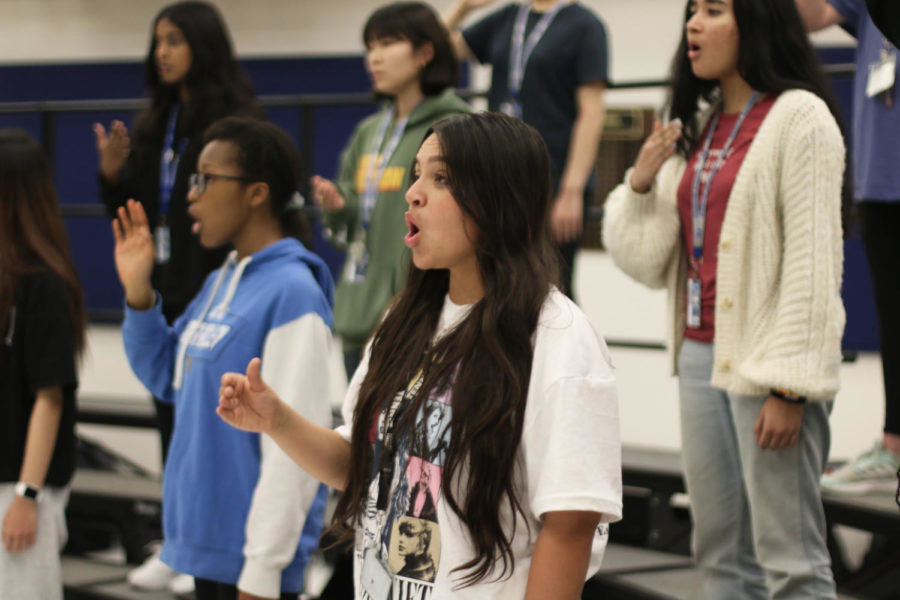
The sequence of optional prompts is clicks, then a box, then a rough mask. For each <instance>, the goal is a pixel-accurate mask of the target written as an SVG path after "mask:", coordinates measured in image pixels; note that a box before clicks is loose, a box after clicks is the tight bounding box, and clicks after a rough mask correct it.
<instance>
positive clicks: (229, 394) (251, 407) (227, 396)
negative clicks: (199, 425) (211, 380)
mask: <svg viewBox="0 0 900 600" xmlns="http://www.w3.org/2000/svg"><path fill="white" fill-rule="evenodd" d="M259 365H260V360H259V359H258V358H254V359H253V360H251V361H250V363H249V364H248V365H247V374H246V375H242V374H240V373H225V374H224V375H222V385H221V387H219V406H218V408H216V414H217V415H219V416H220V417H221V418H222V420H223V421H225V422H226V423H228V424H229V425H231V426H232V427H236V428H237V429H243V430H244V431H253V432H256V433H269V432H271V431H272V429H273V428H274V427H275V426H276V424H277V421H278V413H279V409H280V408H281V407H282V406H283V405H282V402H281V399H280V398H279V397H278V394H276V393H275V391H274V390H272V388H270V387H269V386H268V385H266V383H265V382H264V381H263V380H262V377H261V376H260V374H259Z"/></svg>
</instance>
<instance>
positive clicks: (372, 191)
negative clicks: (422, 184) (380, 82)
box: [362, 107, 409, 230]
mask: <svg viewBox="0 0 900 600" xmlns="http://www.w3.org/2000/svg"><path fill="white" fill-rule="evenodd" d="M393 116H394V109H393V107H391V108H388V109H387V110H385V111H384V116H383V117H382V118H381V123H380V124H379V125H378V131H377V132H376V133H375V143H374V144H373V145H372V160H371V162H370V163H369V169H368V172H367V173H366V181H365V188H364V189H363V198H362V228H363V229H364V230H365V229H368V228H369V222H370V221H371V220H372V213H373V212H374V211H375V200H377V199H378V187H379V186H380V185H381V178H382V176H384V170H385V169H386V168H387V164H388V162H389V161H390V160H391V157H392V156H393V155H394V151H395V150H396V149H397V146H398V145H399V144H400V138H401V137H403V132H404V130H405V129H406V123H407V122H408V121H409V117H404V118H403V119H401V120H400V121H398V122H397V125H396V126H395V127H394V133H393V134H392V135H391V139H389V140H388V143H387V146H385V147H384V149H383V150H382V148H381V145H382V144H384V137H385V135H386V134H387V128H388V125H390V124H391V119H392V118H393ZM379 151H381V160H380V161H379V160H378V154H379Z"/></svg>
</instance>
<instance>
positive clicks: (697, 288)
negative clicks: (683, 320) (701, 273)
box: [687, 277, 702, 329]
mask: <svg viewBox="0 0 900 600" xmlns="http://www.w3.org/2000/svg"><path fill="white" fill-rule="evenodd" d="M701 289H702V288H701V285H700V278H699V277H688V281H687V296H688V297H687V326H688V327H690V328H691V329H699V327H700V323H701V318H700V307H701V301H702V296H701Z"/></svg>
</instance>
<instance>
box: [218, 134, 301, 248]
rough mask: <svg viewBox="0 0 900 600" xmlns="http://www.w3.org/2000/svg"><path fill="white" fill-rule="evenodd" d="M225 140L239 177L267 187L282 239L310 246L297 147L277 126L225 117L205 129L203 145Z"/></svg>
mask: <svg viewBox="0 0 900 600" xmlns="http://www.w3.org/2000/svg"><path fill="white" fill-rule="evenodd" d="M217 140H218V141H226V142H230V143H231V144H233V145H234V148H235V150H236V153H235V157H234V161H235V164H236V165H237V167H238V169H240V171H241V175H242V176H244V177H246V178H248V179H249V180H252V181H262V182H265V183H266V184H268V186H269V204H270V206H271V208H272V213H273V215H274V216H275V217H276V218H277V219H278V220H279V222H280V223H281V230H282V231H283V232H284V234H285V235H286V236H290V237H294V238H297V239H298V240H300V241H301V242H303V243H304V244H306V245H307V246H309V245H310V243H311V241H312V238H311V236H312V232H311V229H310V225H309V221H308V220H307V218H306V215H305V214H304V212H303V197H302V196H301V195H300V193H299V191H298V190H299V188H300V187H301V185H302V184H303V181H304V177H303V166H302V165H303V160H302V158H301V157H300V152H299V150H297V146H296V145H294V142H293V140H291V138H290V136H289V135H288V134H287V133H285V132H284V131H283V130H282V129H281V128H280V127H278V126H276V125H273V124H271V123H268V122H265V121H260V120H258V119H254V118H251V117H225V118H224V119H219V120H218V121H216V122H215V123H213V124H212V125H210V126H209V129H207V130H206V132H205V133H204V134H203V145H204V146H205V145H206V144H208V143H210V142H213V141H217Z"/></svg>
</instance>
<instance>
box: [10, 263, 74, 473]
mask: <svg viewBox="0 0 900 600" xmlns="http://www.w3.org/2000/svg"><path fill="white" fill-rule="evenodd" d="M9 317H10V318H9V319H7V326H6V331H3V332H2V335H3V337H2V340H0V481H3V482H13V481H18V480H19V473H20V471H21V468H22V459H23V457H24V454H25V440H26V437H27V435H28V423H29V420H30V418H31V411H32V409H33V408H34V402H35V398H36V394H37V391H38V390H39V389H42V388H48V387H55V386H61V387H62V390H63V411H62V417H61V419H60V423H59V432H58V433H57V436H56V446H55V447H54V449H53V458H52V460H51V461H50V468H49V470H48V471H47V477H46V479H45V481H44V484H45V485H56V486H63V485H66V484H68V483H69V480H70V479H71V478H72V473H73V472H74V471H75V389H76V388H77V387H78V372H77V368H76V364H75V327H74V323H72V317H71V313H70V311H69V303H68V301H67V295H66V290H65V285H64V283H63V281H62V279H61V278H60V277H59V276H58V275H57V274H56V273H54V272H53V271H50V270H49V269H44V270H40V271H37V272H34V273H28V274H25V275H23V276H22V278H21V279H20V281H19V286H18V289H17V290H16V293H15V296H14V305H13V308H12V309H11V310H10V314H9Z"/></svg>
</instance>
